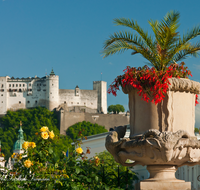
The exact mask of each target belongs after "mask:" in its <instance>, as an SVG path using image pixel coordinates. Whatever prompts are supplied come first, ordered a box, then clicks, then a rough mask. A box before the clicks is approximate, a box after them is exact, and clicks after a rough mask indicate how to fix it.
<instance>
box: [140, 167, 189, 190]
mask: <svg viewBox="0 0 200 190" xmlns="http://www.w3.org/2000/svg"><path fill="white" fill-rule="evenodd" d="M147 170H148V171H149V173H150V177H149V179H146V180H143V181H141V182H140V183H138V184H137V185H136V190H156V189H159V190H191V183H190V182H185V181H184V180H179V179H176V177H175V172H176V170H177V167H175V166H170V165H149V166H147Z"/></svg>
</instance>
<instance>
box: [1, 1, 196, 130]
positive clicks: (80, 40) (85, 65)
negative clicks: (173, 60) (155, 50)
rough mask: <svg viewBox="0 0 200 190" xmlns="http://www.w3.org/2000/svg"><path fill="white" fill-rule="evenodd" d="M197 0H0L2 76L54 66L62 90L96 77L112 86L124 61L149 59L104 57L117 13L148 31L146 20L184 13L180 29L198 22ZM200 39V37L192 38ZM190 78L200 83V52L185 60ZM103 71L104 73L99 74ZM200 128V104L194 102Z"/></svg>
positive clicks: (117, 100) (115, 100)
mask: <svg viewBox="0 0 200 190" xmlns="http://www.w3.org/2000/svg"><path fill="white" fill-rule="evenodd" d="M199 7H200V1H199V0H190V1H188V0H168V1H164V0H151V1H149V0H123V1H122V0H115V1H114V0H1V1H0V63H1V68H0V76H6V75H8V76H10V77H12V76H13V77H19V78H21V77H34V76H35V75H37V76H38V77H43V76H45V74H46V73H47V74H49V73H50V72H51V69H52V68H53V69H54V71H55V74H56V75H59V80H60V82H59V85H60V89H74V88H75V86H76V85H78V86H79V88H80V89H92V86H93V81H98V80H101V79H102V80H104V81H106V82H107V84H108V86H109V84H111V83H112V81H113V80H114V78H115V77H116V76H117V75H121V74H122V73H123V69H125V68H126V66H128V65H129V66H135V67H138V66H143V65H144V64H146V60H145V59H143V58H142V57H141V56H140V55H134V56H131V55H130V54H131V51H127V52H126V53H124V54H119V55H117V54H116V55H113V56H110V57H108V58H105V59H103V57H102V55H101V51H102V47H103V42H104V41H105V40H106V39H107V38H108V37H109V35H110V34H113V33H114V32H116V31H119V30H124V29H126V28H123V27H119V26H114V24H113V22H112V21H113V19H114V18H120V17H125V18H132V19H135V20H137V21H138V24H140V26H141V27H143V28H144V29H146V30H149V31H150V27H149V25H148V20H150V19H157V20H161V19H162V18H163V17H164V16H165V14H166V13H167V12H168V11H170V10H177V11H179V12H180V14H181V18H180V24H181V25H180V28H179V31H180V33H181V34H183V33H184V32H187V29H191V28H192V27H194V26H196V25H199V24H200V11H199ZM197 41H200V36H199V37H197V38H196V40H194V42H197ZM185 63H186V64H187V66H188V67H189V69H190V70H191V71H192V74H193V77H192V80H196V81H199V82H200V75H199V74H200V57H199V58H196V59H195V58H190V57H188V59H186V60H185ZM101 73H102V75H101ZM111 104H122V105H124V107H125V108H126V110H128V97H127V95H125V94H123V93H122V92H119V93H118V95H117V97H114V96H113V95H108V106H109V105H111ZM196 127H198V128H199V127H200V107H199V106H197V107H196Z"/></svg>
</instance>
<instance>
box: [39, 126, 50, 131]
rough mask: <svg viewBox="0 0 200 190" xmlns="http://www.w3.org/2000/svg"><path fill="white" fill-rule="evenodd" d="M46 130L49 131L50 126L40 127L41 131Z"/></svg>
mask: <svg viewBox="0 0 200 190" xmlns="http://www.w3.org/2000/svg"><path fill="white" fill-rule="evenodd" d="M46 131H49V128H48V127H46V126H44V127H42V128H41V129H40V132H46Z"/></svg>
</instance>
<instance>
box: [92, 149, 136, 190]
mask: <svg viewBox="0 0 200 190" xmlns="http://www.w3.org/2000/svg"><path fill="white" fill-rule="evenodd" d="M96 155H97V156H98V158H99V159H100V163H101V167H102V169H103V170H101V173H100V174H99V175H100V176H102V177H103V181H104V182H105V183H106V184H107V185H108V186H110V187H111V186H114V187H117V186H118V183H119V184H120V187H121V188H123V189H126V184H129V188H130V189H133V187H132V183H133V180H138V177H137V175H136V174H135V173H134V172H133V171H132V170H131V169H132V168H127V167H125V166H122V165H121V164H118V163H117V162H116V161H115V160H114V157H113V156H112V155H111V154H110V153H109V152H108V151H103V152H101V153H99V154H96ZM103 171H104V175H103V173H102V172H103Z"/></svg>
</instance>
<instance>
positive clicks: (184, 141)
mask: <svg viewBox="0 0 200 190" xmlns="http://www.w3.org/2000/svg"><path fill="white" fill-rule="evenodd" d="M169 82H170V84H171V85H170V86H169V90H168V92H167V94H166V96H165V98H164V100H163V101H162V102H161V103H159V104H157V105H155V104H153V103H151V102H149V103H147V102H145V101H144V100H141V96H139V95H138V94H137V90H135V89H134V88H133V87H132V86H126V87H124V88H123V92H124V93H126V94H128V95H129V109H130V137H129V138H123V137H124V135H125V132H126V127H125V126H124V127H123V126H120V127H118V128H116V130H115V131H112V132H110V134H109V135H108V136H107V137H106V144H105V145H106V148H107V150H108V151H109V152H110V153H111V154H112V155H113V156H114V158H115V160H116V162H118V163H120V164H122V165H124V166H134V165H137V164H140V165H147V169H148V171H149V173H150V178H149V179H147V180H143V181H141V182H140V185H139V189H141V190H150V189H159V190H165V189H168V190H171V189H179V190H186V189H187V190H189V189H191V184H190V182H185V181H183V180H178V179H176V178H175V172H176V170H177V168H178V167H181V166H183V165H189V166H191V165H196V164H200V142H199V141H197V139H196V137H195V135H194V124H195V96H196V94H199V93H200V83H198V82H195V81H191V80H189V79H177V78H171V79H169ZM127 160H132V161H134V163H127Z"/></svg>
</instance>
